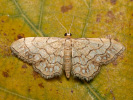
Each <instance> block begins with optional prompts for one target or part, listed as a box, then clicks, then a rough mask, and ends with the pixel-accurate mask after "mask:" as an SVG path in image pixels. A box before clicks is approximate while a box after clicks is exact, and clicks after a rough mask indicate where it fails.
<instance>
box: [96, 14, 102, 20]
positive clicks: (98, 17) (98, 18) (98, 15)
mask: <svg viewBox="0 0 133 100" xmlns="http://www.w3.org/2000/svg"><path fill="white" fill-rule="evenodd" d="M100 21H101V15H100V14H97V19H96V22H100Z"/></svg>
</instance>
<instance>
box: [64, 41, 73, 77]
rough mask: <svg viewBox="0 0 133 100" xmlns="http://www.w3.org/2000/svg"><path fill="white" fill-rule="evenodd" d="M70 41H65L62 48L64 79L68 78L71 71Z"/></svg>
mask: <svg viewBox="0 0 133 100" xmlns="http://www.w3.org/2000/svg"><path fill="white" fill-rule="evenodd" d="M71 44H72V41H71V39H66V41H65V48H64V66H65V73H66V77H67V78H69V77H70V71H71V64H72V60H71V57H72V46H71Z"/></svg>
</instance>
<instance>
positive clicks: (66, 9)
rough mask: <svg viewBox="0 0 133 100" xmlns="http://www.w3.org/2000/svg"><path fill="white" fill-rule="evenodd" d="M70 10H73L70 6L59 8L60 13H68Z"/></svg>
mask: <svg viewBox="0 0 133 100" xmlns="http://www.w3.org/2000/svg"><path fill="white" fill-rule="evenodd" d="M72 8H73V6H72V5H68V6H62V7H61V12H62V13H65V12H68V11H69V10H71V9H72Z"/></svg>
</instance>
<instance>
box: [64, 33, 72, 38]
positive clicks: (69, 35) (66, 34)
mask: <svg viewBox="0 0 133 100" xmlns="http://www.w3.org/2000/svg"><path fill="white" fill-rule="evenodd" d="M64 36H65V37H67V38H70V37H71V36H72V34H71V33H65V34H64Z"/></svg>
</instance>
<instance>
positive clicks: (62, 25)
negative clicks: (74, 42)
mask: <svg viewBox="0 0 133 100" xmlns="http://www.w3.org/2000/svg"><path fill="white" fill-rule="evenodd" d="M54 16H55V14H54ZM55 18H56V20H57V21H58V23H60V25H61V26H62V27H63V28H64V29H65V30H66V32H67V29H66V28H65V26H63V25H62V24H61V22H60V21H59V19H58V18H57V17H56V16H55Z"/></svg>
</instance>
